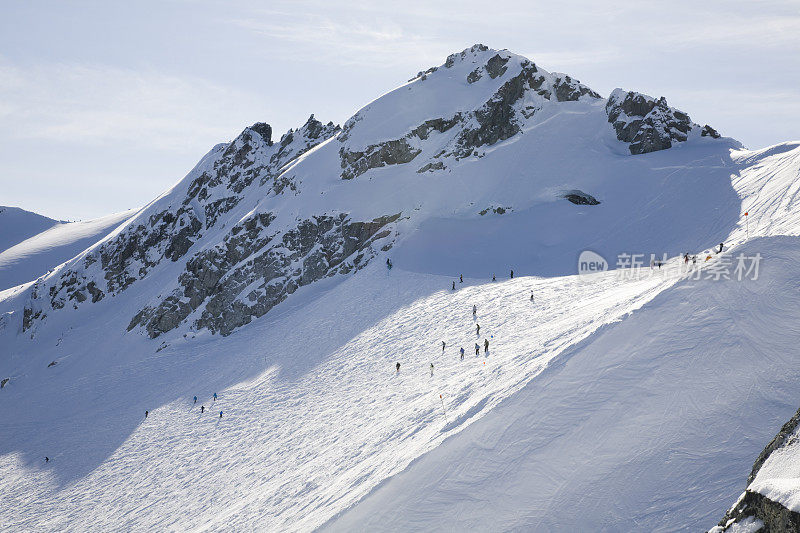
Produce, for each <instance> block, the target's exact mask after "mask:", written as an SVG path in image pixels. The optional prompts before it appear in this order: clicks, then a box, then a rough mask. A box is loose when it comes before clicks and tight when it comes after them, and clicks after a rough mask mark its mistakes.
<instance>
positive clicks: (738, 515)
mask: <svg viewBox="0 0 800 533" xmlns="http://www.w3.org/2000/svg"><path fill="white" fill-rule="evenodd" d="M753 519H755V521H758V522H761V527H760V528H758V529H755V528H754V529H751V531H756V530H757V531H760V532H763V533H784V532H786V533H789V532H795V531H800V514H799V513H795V512H793V511H790V510H789V509H787V508H786V507H784V506H783V505H781V504H779V503H777V502H774V501H772V500H770V499H769V498H767V497H766V496H763V495H761V494H759V493H757V492H752V491H749V490H748V491H745V493H744V494H743V495H742V497H741V498H739V501H738V502H736V505H734V506H733V507H732V508H731V509H730V510H729V511H728V512H727V513H726V514H725V517H724V518H723V519H722V520H720V522H719V524H717V527H715V528H713V529H711V531H712V532H713V533H722V532H724V531H731V530H732V529H733V528H734V526H735V524H741V523H745V522H751V523H753V522H755V521H754V520H753ZM758 522H755V523H756V524H757V523H758Z"/></svg>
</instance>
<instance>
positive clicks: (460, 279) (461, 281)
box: [458, 274, 464, 283]
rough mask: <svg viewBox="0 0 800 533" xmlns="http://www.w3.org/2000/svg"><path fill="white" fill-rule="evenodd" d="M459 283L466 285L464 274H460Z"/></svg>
mask: <svg viewBox="0 0 800 533" xmlns="http://www.w3.org/2000/svg"><path fill="white" fill-rule="evenodd" d="M458 282H459V283H464V274H459V275H458Z"/></svg>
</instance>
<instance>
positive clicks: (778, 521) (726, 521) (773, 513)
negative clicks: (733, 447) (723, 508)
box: [712, 409, 800, 533]
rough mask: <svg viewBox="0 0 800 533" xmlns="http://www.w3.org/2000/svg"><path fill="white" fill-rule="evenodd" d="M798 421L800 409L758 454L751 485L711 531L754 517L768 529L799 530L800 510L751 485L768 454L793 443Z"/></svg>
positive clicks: (775, 530)
mask: <svg viewBox="0 0 800 533" xmlns="http://www.w3.org/2000/svg"><path fill="white" fill-rule="evenodd" d="M798 424H800V409H798V410H797V412H796V413H795V414H794V416H792V418H790V419H789V421H788V422H786V423H785V424H784V425H783V426H782V427H781V429H780V431H778V434H777V435H775V437H774V438H773V439H772V440H771V441H770V442H769V444H767V445H766V446H765V447H764V449H763V450H762V451H761V453H760V454H759V455H758V458H757V459H756V461H755V463H754V464H753V468H752V469H751V470H750V475H749V476H747V484H748V489H747V490H745V492H744V494H742V496H740V497H739V500H738V501H737V502H736V503H735V504H734V506H733V507H731V509H730V510H728V512H727V513H725V516H724V517H723V519H722V520H720V522H719V524H718V526H717V528H714V529H713V530H712V531H714V532H715V533H721V532H723V531H728V530H729V529H730V528H731V527H732V526H733V525H734V524H736V523H741V522H743V521H744V520H746V519H748V518H751V517H752V518H755V519H757V520H760V521H761V522H763V524H764V525H763V528H762V529H760V530H759V531H764V532H765V533H769V532H783V531H800V513H796V512H794V511H791V510H789V509H787V508H786V507H784V506H783V505H781V504H780V503H778V502H775V501H772V500H770V499H769V498H767V497H766V496H764V495H763V494H760V493H758V492H756V491H753V490H750V488H749V485H750V484H751V483H752V482H753V481H754V480H755V479H756V475H757V474H758V472H759V470H761V467H762V466H764V463H765V462H766V460H767V459H768V458H769V456H770V455H772V453H773V452H775V450H778V449H780V448H782V447H784V446H786V445H789V444H791V443H792V442H791V441H792V436H793V435H794V434H795V431H796V430H797V426H798Z"/></svg>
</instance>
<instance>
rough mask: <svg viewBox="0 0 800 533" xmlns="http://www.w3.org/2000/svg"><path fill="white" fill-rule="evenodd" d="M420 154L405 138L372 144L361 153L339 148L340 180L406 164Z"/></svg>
mask: <svg viewBox="0 0 800 533" xmlns="http://www.w3.org/2000/svg"><path fill="white" fill-rule="evenodd" d="M420 152H422V150H420V149H419V148H414V147H412V146H411V145H410V144H408V141H407V140H406V139H405V138H403V139H395V140H392V141H385V142H382V143H380V144H372V145H370V146H367V148H366V149H365V150H364V151H363V152H350V151H348V150H346V149H345V148H341V149H340V150H339V156H340V157H341V164H342V179H345V180H351V179H353V178H356V177H358V176H360V175H361V174H363V173H364V172H366V171H367V170H369V169H372V168H379V167H385V166H387V165H399V164H402V163H408V162H409V161H412V160H413V159H414V158H415V157H417V156H418V155H419V154H420Z"/></svg>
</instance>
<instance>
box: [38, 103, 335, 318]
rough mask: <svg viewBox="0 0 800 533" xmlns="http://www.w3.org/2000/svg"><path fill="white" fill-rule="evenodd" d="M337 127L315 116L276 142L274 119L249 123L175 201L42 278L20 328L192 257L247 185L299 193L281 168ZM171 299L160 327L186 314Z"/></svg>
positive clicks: (267, 192)
mask: <svg viewBox="0 0 800 533" xmlns="http://www.w3.org/2000/svg"><path fill="white" fill-rule="evenodd" d="M339 130H340V128H339V127H338V126H335V125H334V124H333V123H330V122H329V123H328V124H322V123H321V122H319V121H318V120H316V119H315V118H314V115H311V116H310V117H309V119H308V120H307V121H306V123H305V124H304V125H303V126H302V127H301V128H299V129H297V130H296V131H293V130H289V132H288V133H286V134H285V135H284V136H283V137H281V140H280V141H279V142H278V143H274V142H273V141H272V138H271V136H272V128H271V127H270V126H269V124H266V123H263V122H259V123H256V124H254V125H253V126H250V127H249V128H245V129H244V131H243V132H242V133H241V134H240V135H239V136H238V137H237V138H236V139H235V140H234V141H232V142H231V143H229V144H227V145H220V146H218V147H216V148H215V149H214V150H212V152H211V153H210V154H209V155H208V156H206V159H207V160H208V162H207V163H206V164H201V165H199V166H198V168H197V169H196V170H195V171H193V172H192V173H190V175H189V176H187V185H186V186H185V193H183V194H182V195H181V196H174V197H172V201H171V202H166V201H164V202H155V203H154V204H153V206H152V207H151V208H150V209H149V210H148V211H146V212H145V213H144V214H142V215H140V216H138V217H136V218H135V219H133V220H132V222H131V223H130V224H129V226H128V227H126V228H124V229H123V230H122V231H120V233H119V234H117V235H116V236H114V237H113V238H111V239H110V240H108V241H106V242H104V243H102V244H101V245H100V246H98V247H97V248H94V249H92V250H90V251H89V252H87V253H86V254H85V255H84V257H83V258H82V260H81V261H80V262H76V263H74V264H73V265H72V266H70V267H69V268H65V269H61V270H60V271H58V272H56V273H55V274H53V275H52V276H50V277H48V278H47V279H46V280H45V281H42V283H41V287H38V286H37V289H36V290H33V291H32V292H31V297H30V301H29V303H28V305H26V306H25V309H24V312H23V330H24V331H27V330H29V329H31V328H32V327H33V325H34V323H35V322H36V321H40V320H44V319H45V317H46V316H47V309H48V308H50V309H53V310H58V309H62V308H64V307H65V306H66V305H68V304H69V305H72V307H74V308H77V307H78V306H80V305H82V304H84V303H85V302H86V303H89V302H91V303H97V302H99V301H101V300H103V299H104V298H105V297H106V296H107V295H111V296H115V295H117V294H119V293H121V292H123V291H125V290H126V289H128V287H130V286H131V285H132V284H134V283H136V282H137V281H139V280H141V279H143V278H145V277H146V276H148V275H149V274H150V273H151V272H152V271H153V270H154V269H156V268H158V267H159V265H160V264H162V263H163V262H165V261H167V262H171V263H175V262H178V261H191V258H192V257H193V256H192V252H193V250H194V249H195V248H196V247H197V245H198V243H200V242H202V241H203V239H204V237H205V236H206V235H207V234H208V233H209V230H210V229H212V228H214V227H215V226H216V225H217V224H218V223H219V221H220V220H221V219H222V218H223V217H225V215H226V214H227V213H229V212H231V211H232V210H234V209H235V208H236V207H237V206H238V205H239V204H240V202H241V201H242V200H243V199H244V198H246V197H247V196H248V194H247V192H246V189H248V188H249V187H259V191H258V193H256V194H255V196H256V197H261V198H266V197H269V196H275V195H279V194H283V193H284V191H285V190H296V185H295V183H294V181H293V177H291V176H287V175H284V173H283V172H282V169H284V168H285V167H286V166H287V165H289V164H290V163H291V162H292V161H294V160H295V159H297V157H299V156H300V155H302V154H304V153H305V152H307V151H308V150H311V149H313V148H314V147H315V146H317V145H318V144H320V143H322V142H324V141H325V140H327V139H330V138H331V137H332V136H334V135H336V134H337V133H338V132H339ZM172 304H173V305H174V307H175V309H174V310H173V313H172V314H170V313H164V314H163V315H164V316H163V322H162V324H161V327H162V329H163V328H165V327H167V326H168V325H169V323H170V320H172V318H171V317H176V316H181V315H183V314H184V313H185V308H183V306H182V304H179V303H178V302H172ZM165 305H166V304H165Z"/></svg>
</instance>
